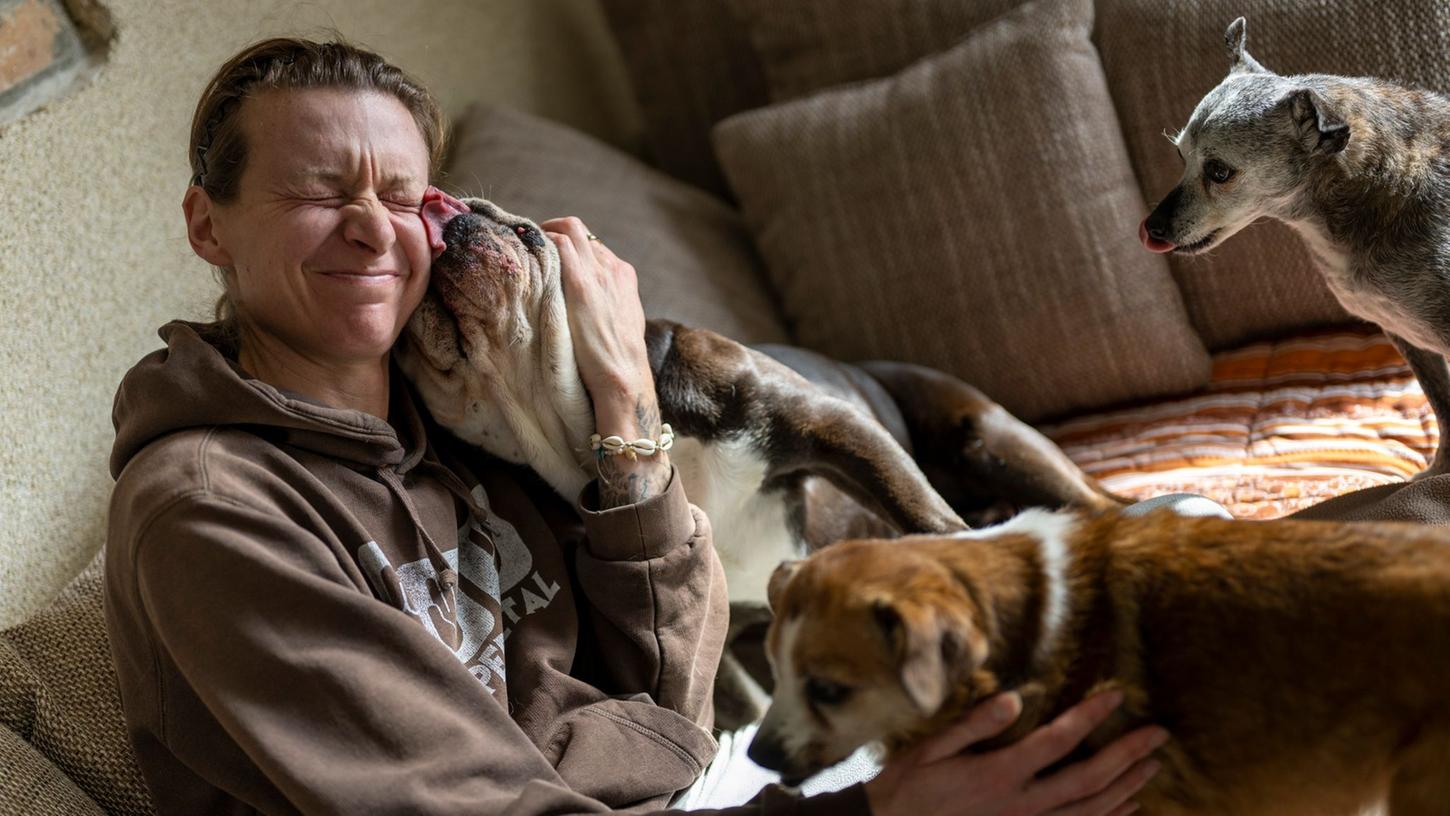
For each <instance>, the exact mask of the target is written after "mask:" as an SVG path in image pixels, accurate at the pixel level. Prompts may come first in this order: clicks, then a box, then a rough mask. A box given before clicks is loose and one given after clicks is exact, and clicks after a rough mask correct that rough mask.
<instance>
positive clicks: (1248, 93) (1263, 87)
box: [1175, 73, 1284, 155]
mask: <svg viewBox="0 0 1450 816" xmlns="http://www.w3.org/2000/svg"><path fill="white" fill-rule="evenodd" d="M1283 96H1284V88H1283V78H1282V77H1279V76H1276V75H1273V74H1260V73H1244V74H1231V75H1229V77H1228V78H1226V79H1225V80H1224V81H1223V82H1221V83H1219V85H1218V87H1216V88H1214V89H1213V90H1212V91H1209V92H1208V94H1207V95H1206V96H1204V97H1203V99H1202V100H1200V101H1199V103H1198V107H1196V108H1194V110H1193V115H1192V116H1190V117H1189V119H1188V124H1187V125H1186V126H1184V128H1183V130H1182V131H1180V132H1179V133H1178V137H1177V139H1176V140H1175V143H1176V144H1177V145H1178V149H1179V150H1180V151H1182V152H1183V154H1184V155H1188V154H1189V153H1190V152H1192V151H1193V150H1195V149H1196V148H1197V147H1198V146H1199V145H1200V144H1201V143H1205V142H1213V141H1217V140H1221V139H1233V138H1235V137H1238V136H1252V135H1254V134H1257V133H1259V132H1261V131H1262V130H1264V129H1265V128H1266V126H1267V117H1266V116H1265V114H1267V113H1268V112H1269V111H1270V110H1272V109H1273V108H1274V106H1275V105H1277V104H1278V102H1279V100H1281V99H1283Z"/></svg>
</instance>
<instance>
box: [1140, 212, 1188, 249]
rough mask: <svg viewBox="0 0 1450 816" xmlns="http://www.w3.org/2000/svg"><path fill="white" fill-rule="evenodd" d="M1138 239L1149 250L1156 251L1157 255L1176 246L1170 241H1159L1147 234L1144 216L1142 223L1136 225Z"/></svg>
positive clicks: (1146, 222)
mask: <svg viewBox="0 0 1450 816" xmlns="http://www.w3.org/2000/svg"><path fill="white" fill-rule="evenodd" d="M1138 240H1139V241H1142V242H1143V246H1145V247H1147V248H1148V251H1149V252H1156V253H1158V254H1159V255H1162V254H1163V253H1165V252H1172V251H1173V248H1174V247H1176V246H1178V245H1177V244H1175V243H1173V242H1172V241H1160V240H1159V239H1157V238H1154V237H1153V236H1151V235H1149V234H1148V219H1146V218H1144V219H1143V223H1141V224H1139V225H1138Z"/></svg>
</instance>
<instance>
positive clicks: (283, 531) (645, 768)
mask: <svg viewBox="0 0 1450 816" xmlns="http://www.w3.org/2000/svg"><path fill="white" fill-rule="evenodd" d="M161 336H162V338H163V339H164V340H165V341H166V343H167V348H165V349H162V350H159V351H156V352H154V353H152V354H150V355H148V356H147V357H145V358H144V359H142V360H141V362H140V363H138V364H137V365H136V366H135V367H134V368H133V369H132V370H131V371H130V372H129V373H128V374H127V375H126V377H125V379H124V380H123V382H122V383H121V387H120V390H119V391H118V392H117V394H116V403H115V411H114V421H115V424H116V443H115V448H114V450H113V452H112V455H111V473H112V475H113V476H115V478H116V489H115V492H114V494H113V496H112V500H111V511H110V521H109V525H110V526H109V532H108V537H107V557H106V621H107V625H108V627H109V629H110V633H111V643H112V652H113V656H114V658H115V661H116V665H117V668H118V671H119V677H120V683H121V694H122V699H123V701H124V705H125V710H126V720H127V723H128V727H129V729H130V735H131V740H132V743H133V744H134V746H135V748H136V751H137V754H138V757H139V760H140V763H141V767H142V770H143V772H144V774H145V776H146V780H147V783H148V784H149V785H150V787H151V790H152V793H153V795H154V797H155V800H156V803H157V806H158V808H159V809H160V811H161V812H162V813H165V814H170V813H178V814H201V813H229V814H230V813H238V814H240V813H257V812H261V813H346V814H404V813H406V814H510V815H511V816H513V815H515V814H516V815H517V816H535V815H536V814H538V815H541V814H575V813H607V812H610V811H611V810H612V809H627V810H629V811H631V812H649V811H651V810H654V809H656V808H658V807H661V806H663V805H664V804H665V803H667V802H668V801H669V799H670V797H671V796H672V795H673V794H674V793H675V792H676V791H678V790H681V789H683V788H685V787H687V786H688V785H689V784H690V783H691V782H692V781H693V780H694V779H695V777H696V776H697V775H698V774H699V773H700V771H701V770H702V769H703V767H704V765H705V764H706V763H708V762H709V760H710V758H711V757H712V756H713V754H714V751H715V742H714V740H713V739H712V738H711V736H710V734H709V732H708V730H707V729H708V728H709V725H710V716H711V715H710V689H711V684H712V682H713V679H714V674H715V667H716V665H717V663H718V660H719V657H720V650H721V647H722V642H723V638H724V631H725V626H726V614H727V609H726V598H725V584H724V577H723V573H722V572H721V568H720V565H719V562H718V560H717V559H716V557H715V553H714V550H713V548H712V547H711V544H710V533H709V526H708V523H707V522H706V519H705V517H704V515H703V514H702V513H700V511H699V510H698V509H696V508H694V507H692V506H691V505H689V504H688V502H687V501H686V498H685V495H684V491H683V490H682V489H681V488H680V486H679V481H678V480H677V479H676V480H674V481H672V483H671V486H670V488H669V489H668V490H667V491H666V492H665V493H664V494H662V495H660V496H657V497H654V498H651V499H648V500H646V501H643V502H640V503H638V504H635V505H631V506H627V507H621V508H616V509H612V510H606V511H602V512H597V511H593V510H590V509H588V508H589V507H591V506H592V505H591V502H592V499H591V495H592V492H593V491H592V490H586V491H585V495H584V497H582V498H581V506H580V508H579V509H578V510H574V509H571V508H570V507H568V505H567V504H566V503H564V502H563V501H561V500H559V499H558V498H557V497H556V496H554V495H553V494H552V493H551V491H549V489H548V488H547V487H545V486H544V485H543V484H542V482H539V481H538V480H537V479H535V478H533V477H532V476H531V475H530V474H528V473H527V472H526V471H522V470H521V469H517V468H514V467H512V466H507V465H504V464H501V463H498V462H495V461H489V460H485V459H483V458H482V457H479V456H477V455H476V454H473V453H472V452H471V451H468V450H467V449H466V448H465V447H464V446H462V445H460V444H458V443H456V442H454V441H452V440H450V439H449V438H447V437H446V435H445V434H443V433H442V432H441V431H438V430H437V429H436V428H434V427H432V426H430V425H429V424H428V421H427V419H426V418H425V417H424V416H422V415H421V414H420V412H419V411H418V409H417V408H416V407H415V405H414V403H413V401H412V399H411V397H410V395H409V393H408V389H407V388H406V386H405V385H404V384H403V382H402V377H401V376H398V375H397V374H396V373H395V374H394V377H393V380H394V383H395V385H394V394H393V397H392V401H391V406H390V408H389V416H390V418H391V422H392V424H389V423H388V422H384V421H383V420H381V419H378V418H376V417H373V416H370V415H368V414H365V413H362V412H359V411H352V410H340V409H335V408H329V407H325V406H322V405H319V404H317V403H314V402H310V401H308V400H306V399H304V398H302V397H300V396H299V395H295V394H288V393H284V392H281V391H279V390H278V389H276V388H273V387H271V386H269V385H267V384H265V383H262V382H260V381H258V380H255V379H250V378H248V377H247V376H246V375H245V374H244V373H243V372H242V371H241V370H240V369H239V368H238V367H237V366H236V365H235V363H233V362H231V360H229V359H228V357H226V356H224V355H223V353H222V352H220V351H219V350H218V347H219V345H220V343H219V342H218V341H217V340H216V338H215V337H214V336H213V333H212V328H211V327H208V326H203V325H196V324H188V323H179V322H177V323H171V324H168V325H167V326H165V327H164V328H163V329H162V330H161ZM464 457H470V458H468V461H467V462H465V461H464ZM470 464H471V465H473V467H469V465H470ZM581 517H582V521H581ZM722 813H739V814H761V815H762V816H766V815H767V814H843V815H845V814H867V813H869V809H868V808H867V805H866V802H865V795H864V792H863V790H862V789H861V787H860V786H859V785H858V786H855V787H852V788H848V789H847V790H846V791H843V792H841V793H839V794H828V795H824V796H818V797H814V798H811V799H799V798H796V797H795V796H793V795H791V794H788V793H786V792H784V791H782V790H780V789H779V788H775V787H772V788H769V789H767V790H765V791H763V792H762V794H761V796H759V797H757V798H756V800H754V801H753V802H752V803H751V804H749V805H745V806H742V807H740V808H734V809H731V810H728V811H722Z"/></svg>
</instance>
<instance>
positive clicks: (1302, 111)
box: [1288, 88, 1349, 156]
mask: <svg viewBox="0 0 1450 816" xmlns="http://www.w3.org/2000/svg"><path fill="white" fill-rule="evenodd" d="M1288 101H1289V116H1290V117H1292V118H1293V120H1294V127H1295V128H1296V129H1297V130H1298V131H1299V141H1300V143H1302V144H1303V145H1304V149H1305V150H1307V151H1309V152H1310V153H1318V154H1322V155H1325V156H1329V155H1333V154H1335V153H1338V152H1339V151H1341V150H1343V149H1344V147H1345V145H1347V144H1349V124H1348V123H1347V122H1345V121H1344V118H1343V117H1341V116H1340V115H1339V113H1338V112H1337V111H1335V109H1334V106H1333V104H1331V103H1330V102H1329V101H1328V100H1326V99H1325V98H1324V97H1322V96H1320V95H1319V94H1318V93H1316V92H1315V91H1313V90H1311V89H1309V88H1300V89H1298V90H1296V91H1290V92H1289V99H1288Z"/></svg>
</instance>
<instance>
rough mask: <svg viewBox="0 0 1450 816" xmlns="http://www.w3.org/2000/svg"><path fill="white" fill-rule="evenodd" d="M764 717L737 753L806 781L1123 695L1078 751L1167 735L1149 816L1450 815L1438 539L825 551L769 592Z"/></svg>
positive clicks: (1112, 526) (1033, 533) (1064, 539)
mask: <svg viewBox="0 0 1450 816" xmlns="http://www.w3.org/2000/svg"><path fill="white" fill-rule="evenodd" d="M770 601H771V605H772V607H773V609H774V611H775V622H774V623H773V624H772V626H771V630H770V633H769V636H768V640H767V648H768V652H769V656H770V658H771V661H772V665H773V668H774V672H775V675H776V688H775V696H774V700H773V702H772V703H771V707H770V710H769V712H768V713H767V715H766V717H765V720H764V722H763V724H762V725H761V727H760V730H759V732H758V734H757V736H756V738H755V742H754V743H753V744H752V746H751V749H750V755H751V757H752V758H754V759H755V760H756V761H757V762H760V763H761V764H763V765H766V766H767V767H772V768H774V769H776V770H780V771H781V772H782V773H783V775H784V776H785V777H786V778H787V779H800V778H804V777H806V776H808V775H810V774H812V773H814V772H815V771H817V770H819V769H821V768H823V767H825V766H828V765H831V764H833V763H835V762H837V761H839V760H840V759H841V758H843V757H845V756H847V755H848V754H850V753H851V752H852V751H854V750H855V749H857V748H858V747H860V746H862V745H867V744H872V743H880V744H883V745H884V746H886V748H887V750H888V751H894V750H901V749H904V748H905V747H907V746H909V745H911V744H913V743H914V742H916V741H918V740H919V739H921V738H922V737H924V736H925V735H928V734H930V733H932V732H934V731H936V730H938V729H940V728H941V727H942V726H944V725H945V724H946V723H948V722H949V721H951V720H953V719H954V718H956V717H958V716H959V715H961V714H962V713H963V712H964V710H965V709H967V708H968V707H970V706H971V705H972V704H973V703H974V702H976V701H977V700H979V699H981V698H983V697H985V696H987V695H990V694H993V693H995V692H998V691H1000V690H1011V689H1015V690H1017V691H1019V692H1021V693H1022V697H1023V703H1024V706H1023V714H1022V717H1021V718H1020V720H1019V721H1018V722H1017V723H1016V724H1015V725H1014V726H1013V727H1012V729H1011V730H1010V731H1009V732H1008V733H1007V734H1005V735H1003V736H1002V737H1001V738H1000V739H999V740H998V741H997V742H996V743H994V744H1004V743H1008V742H1012V741H1015V740H1016V739H1019V738H1020V737H1021V736H1023V735H1024V734H1026V733H1027V732H1028V731H1030V730H1031V729H1032V728H1034V727H1036V726H1037V725H1039V724H1042V723H1044V722H1045V721H1047V720H1049V719H1050V718H1052V717H1053V716H1055V715H1056V714H1057V713H1059V712H1061V711H1062V710H1064V709H1065V708H1067V707H1068V706H1070V705H1071V704H1073V703H1075V702H1077V701H1078V700H1080V699H1082V698H1083V697H1084V696H1085V695H1087V694H1090V693H1092V692H1095V691H1097V690H1101V689H1104V688H1108V687H1119V688H1121V689H1122V690H1123V691H1124V694H1125V702H1124V704H1123V706H1122V707H1121V709H1120V710H1119V712H1118V713H1117V714H1115V715H1114V718H1113V719H1112V720H1110V721H1109V722H1108V723H1107V724H1105V725H1104V726H1103V727H1101V728H1100V729H1099V730H1098V731H1097V732H1095V733H1094V734H1093V735H1092V736H1091V737H1090V738H1089V743H1088V745H1087V746H1086V747H1087V748H1097V747H1101V746H1102V745H1103V744H1105V743H1107V742H1109V741H1111V740H1112V739H1113V738H1115V737H1117V736H1120V735H1122V734H1124V733H1126V732H1128V731H1130V730H1132V729H1134V728H1136V727H1138V726H1141V725H1144V724H1147V723H1156V724H1159V725H1162V726H1164V727H1165V728H1167V729H1168V731H1169V732H1170V733H1171V734H1172V739H1171V740H1170V741H1169V742H1168V743H1167V744H1166V745H1165V746H1164V748H1163V749H1161V760H1162V762H1163V770H1162V771H1161V772H1160V773H1159V774H1158V775H1157V776H1156V777H1155V778H1154V779H1153V781H1152V782H1151V783H1150V784H1149V786H1148V787H1147V788H1145V789H1144V790H1143V792H1142V793H1141V794H1140V795H1139V796H1138V797H1137V801H1138V802H1139V804H1140V805H1141V806H1142V812H1143V813H1145V814H1173V816H1186V815H1187V814H1245V815H1247V814H1264V815H1265V816H1267V814H1274V816H1310V814H1312V815H1313V816H1329V815H1330V814H1356V813H1359V812H1361V809H1362V808H1365V807H1373V806H1376V805H1380V806H1384V807H1386V808H1387V813H1388V814H1389V816H1429V814H1444V813H1447V812H1450V532H1447V531H1446V530H1445V529H1443V528H1434V527H1427V526H1423V525H1411V524H1389V523H1333V522H1311V521H1273V522H1241V521H1227V520H1223V519H1219V518H1186V517H1182V516H1179V515H1176V514H1174V513H1172V512H1171V511H1166V510H1160V511H1155V512H1153V513H1149V514H1147V515H1142V516H1135V515H1128V514H1123V513H1118V512H1111V513H1103V514H1097V515H1090V514H1084V513H1076V512H1057V513H1052V512H1046V511H1040V510H1031V511H1027V512H1025V513H1023V514H1021V515H1019V516H1017V517H1016V518H1014V519H1012V520H1011V521H1009V522H1007V523H1006V524H1003V525H1000V526H998V527H995V528H991V529H986V530H980V531H974V532H970V533H963V534H958V535H952V536H913V537H908V538H905V539H897V540H893V541H890V542H887V541H873V540H864V541H851V542H843V543H840V544H837V545H835V546H833V547H830V548H827V549H826V550H823V551H821V552H820V553H817V554H816V555H814V556H812V557H811V558H809V559H807V560H805V561H802V562H792V563H787V564H783V565H782V566H781V567H780V568H779V569H778V570H777V571H776V573H775V574H774V575H773V576H772V578H771V585H770Z"/></svg>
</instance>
